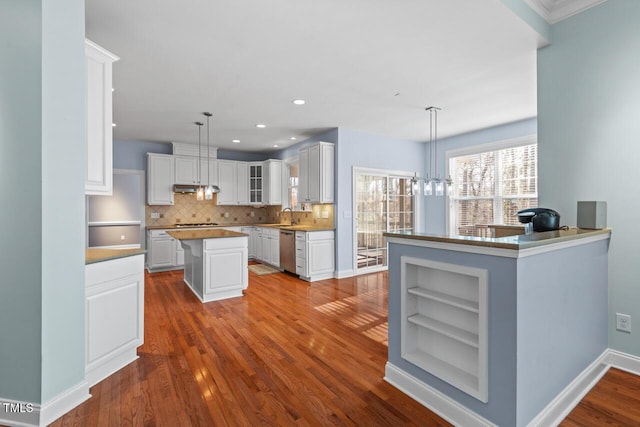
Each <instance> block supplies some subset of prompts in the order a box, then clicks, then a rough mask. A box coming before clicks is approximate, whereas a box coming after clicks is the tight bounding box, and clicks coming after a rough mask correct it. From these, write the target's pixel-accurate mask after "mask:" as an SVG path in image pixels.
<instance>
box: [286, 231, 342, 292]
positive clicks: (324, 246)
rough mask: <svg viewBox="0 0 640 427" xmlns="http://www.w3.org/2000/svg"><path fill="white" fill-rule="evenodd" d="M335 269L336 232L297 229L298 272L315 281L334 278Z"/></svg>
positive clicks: (303, 276) (304, 278)
mask: <svg viewBox="0 0 640 427" xmlns="http://www.w3.org/2000/svg"><path fill="white" fill-rule="evenodd" d="M334 270H335V236H334V232H333V231H296V274H298V275H299V276H300V278H301V279H303V280H307V281H309V282H313V281H316V280H323V279H330V278H332V277H333V276H334Z"/></svg>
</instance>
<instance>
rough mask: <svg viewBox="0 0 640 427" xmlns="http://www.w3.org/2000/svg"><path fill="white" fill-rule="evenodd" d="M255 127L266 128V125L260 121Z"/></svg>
mask: <svg viewBox="0 0 640 427" xmlns="http://www.w3.org/2000/svg"><path fill="white" fill-rule="evenodd" d="M256 127H257V128H260V129H262V128H266V127H267V125H265V124H262V123H258V124H257V125H256Z"/></svg>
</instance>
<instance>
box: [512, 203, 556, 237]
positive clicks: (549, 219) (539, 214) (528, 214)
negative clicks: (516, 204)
mask: <svg viewBox="0 0 640 427" xmlns="http://www.w3.org/2000/svg"><path fill="white" fill-rule="evenodd" d="M517 215H518V221H520V223H521V224H524V225H525V232H527V231H528V232H530V231H551V230H558V229H560V214H559V213H558V212H556V211H554V210H553V209H547V208H529V209H523V210H521V211H518V214H517ZM527 234H528V233H527Z"/></svg>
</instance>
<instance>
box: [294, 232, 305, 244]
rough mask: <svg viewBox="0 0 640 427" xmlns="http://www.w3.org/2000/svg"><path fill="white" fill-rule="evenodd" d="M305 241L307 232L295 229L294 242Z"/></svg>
mask: <svg viewBox="0 0 640 427" xmlns="http://www.w3.org/2000/svg"><path fill="white" fill-rule="evenodd" d="M306 241H307V232H306V231H296V243H298V242H303V243H304V242H306Z"/></svg>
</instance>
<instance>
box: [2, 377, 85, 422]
mask: <svg viewBox="0 0 640 427" xmlns="http://www.w3.org/2000/svg"><path fill="white" fill-rule="evenodd" d="M90 397H91V395H90V394H89V384H88V383H87V382H86V381H82V382H80V383H78V384H77V385H75V386H74V387H71V388H70V389H68V390H65V391H63V392H62V393H60V394H58V395H57V396H55V397H54V398H53V399H51V400H49V401H48V402H47V403H45V404H44V405H39V404H37V403H30V402H21V401H18V400H11V399H2V398H0V424H2V425H10V426H15V427H40V426H42V427H44V426H47V425H49V424H51V423H52V422H54V421H55V420H57V419H58V418H60V417H61V416H63V415H64V414H66V413H67V412H69V411H71V410H72V409H74V408H75V407H76V406H78V405H80V404H81V403H82V402H84V401H86V400H87V399H89V398H90ZM9 408H12V410H9Z"/></svg>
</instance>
